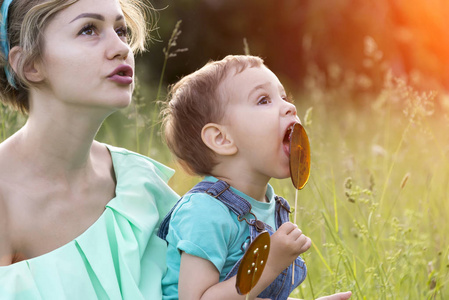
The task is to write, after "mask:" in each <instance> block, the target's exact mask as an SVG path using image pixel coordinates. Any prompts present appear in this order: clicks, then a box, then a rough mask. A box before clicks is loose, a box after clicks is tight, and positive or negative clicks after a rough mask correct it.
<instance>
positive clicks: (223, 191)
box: [158, 180, 307, 299]
mask: <svg viewBox="0 0 449 300" xmlns="http://www.w3.org/2000/svg"><path fill="white" fill-rule="evenodd" d="M229 187H230V186H229V184H228V183H227V182H225V181H222V180H219V181H217V182H215V183H213V182H209V181H202V182H200V183H198V184H197V185H195V186H194V187H193V188H192V189H191V190H190V191H189V192H188V194H191V193H204V192H205V193H207V194H209V195H210V196H212V197H214V198H216V199H218V200H220V201H221V202H222V203H223V204H225V205H226V206H227V207H228V208H229V209H230V210H231V211H232V212H233V213H235V214H236V215H237V217H238V220H239V221H243V220H244V221H246V222H247V223H248V225H250V226H249V229H250V236H249V242H252V241H253V240H254V239H255V238H256V237H257V236H258V235H259V233H260V232H262V231H264V230H266V231H268V233H269V234H270V235H272V234H273V232H274V230H273V228H271V226H269V225H268V224H266V223H264V222H262V221H260V220H257V218H256V216H255V215H254V214H253V213H252V212H251V204H250V203H249V202H248V201H246V200H245V199H243V198H242V197H240V196H238V195H237V194H235V193H234V192H232V190H231V189H230V188H229ZM181 199H182V198H181ZM181 199H180V200H179V201H181ZM275 199H276V215H275V222H276V229H277V228H279V226H281V225H282V224H283V223H285V222H287V221H288V220H289V218H288V214H289V213H290V206H289V204H288V202H287V201H286V200H285V199H283V198H282V197H279V196H275ZM179 201H178V203H179ZM178 203H176V204H175V206H174V207H173V208H172V209H171V211H170V212H169V213H168V214H167V216H165V218H164V220H163V221H162V223H161V226H160V228H159V232H158V236H159V237H160V238H162V239H164V240H165V238H166V236H167V234H168V227H169V224H170V218H171V215H172V213H173V210H174V209H175V207H176V206H177V205H178ZM247 214H252V215H253V216H254V219H250V220H248V219H246V218H245V216H246V215H247ZM242 250H243V251H244V249H242ZM243 254H244V252H243V253H242V257H243ZM240 261H241V259H240V260H239V261H237V263H236V264H235V265H234V266H233V267H232V269H231V271H229V273H228V274H227V275H226V278H225V279H224V280H227V279H229V278H231V277H232V276H235V275H236V274H237V271H238V268H239V265H240ZM306 274H307V268H306V265H305V263H304V260H303V259H302V258H301V257H299V256H298V258H296V260H295V283H294V284H293V285H292V265H290V266H289V267H288V268H287V269H285V270H284V271H282V273H281V274H279V276H278V277H277V278H276V279H275V280H274V281H273V282H272V283H271V284H270V285H269V286H268V287H267V288H266V289H265V290H264V291H263V292H262V293H261V294H259V296H258V297H259V298H270V299H287V298H288V296H289V295H290V293H291V292H292V291H293V290H294V289H295V288H296V287H297V286H299V284H300V283H301V282H303V281H304V279H305V278H306Z"/></svg>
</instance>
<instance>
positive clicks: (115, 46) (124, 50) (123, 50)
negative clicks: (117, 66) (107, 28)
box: [106, 30, 131, 59]
mask: <svg viewBox="0 0 449 300" xmlns="http://www.w3.org/2000/svg"><path fill="white" fill-rule="evenodd" d="M106 51H107V54H106V55H107V57H108V59H114V58H121V59H126V58H127V57H128V55H129V54H130V53H131V48H130V47H129V44H128V43H127V42H126V41H125V40H123V39H122V38H121V37H119V36H118V35H117V33H116V32H115V30H114V31H113V32H112V33H109V36H108V43H107V49H106Z"/></svg>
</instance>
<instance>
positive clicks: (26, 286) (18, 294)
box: [0, 146, 179, 300]
mask: <svg viewBox="0 0 449 300" xmlns="http://www.w3.org/2000/svg"><path fill="white" fill-rule="evenodd" d="M108 149H109V151H110V153H111V156H112V163H113V166H114V171H115V176H116V179H117V185H116V189H115V194H116V195H115V197H114V198H113V199H111V200H110V201H109V203H108V204H107V205H106V207H105V210H104V212H103V214H102V215H101V216H100V217H99V218H98V219H97V221H96V222H95V223H94V224H92V226H90V227H89V228H88V229H87V230H86V231H85V232H84V233H82V234H81V235H80V236H78V237H76V238H75V239H74V240H73V241H71V242H69V243H67V244H65V245H63V246H61V247H59V248H57V249H55V250H53V251H51V252H49V253H46V254H43V255H40V256H38V257H34V258H31V259H27V260H23V261H20V262H17V263H15V264H12V265H9V266H2V267H0V299H2V300H31V299H32V300H38V299H45V300H52V299H55V300H61V299H65V300H79V299H83V300H84V299H85V300H99V299H100V300H103V299H104V300H123V299H125V300H128V299H129V300H144V299H161V298H162V291H161V280H162V276H163V275H164V273H165V270H166V264H165V255H166V243H165V242H164V241H163V240H161V239H160V238H159V237H157V235H156V232H157V230H158V228H159V225H160V222H161V220H162V218H163V217H164V216H165V215H166V214H167V213H168V211H169V210H170V209H171V207H172V206H173V205H174V204H175V202H176V201H177V200H178V199H179V196H178V195H177V194H176V193H175V192H174V191H173V190H172V189H171V188H170V187H169V186H168V185H167V183H166V182H167V181H168V179H169V178H170V177H171V176H172V174H173V170H171V169H169V168H167V167H165V166H163V165H162V164H160V163H158V162H156V161H154V160H152V159H150V158H148V157H145V156H142V155H139V154H137V153H134V152H131V151H127V150H125V149H122V148H116V147H112V146H108ZM37 217H39V216H36V218H37Z"/></svg>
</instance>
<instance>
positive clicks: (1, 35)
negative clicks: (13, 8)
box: [0, 0, 16, 88]
mask: <svg viewBox="0 0 449 300" xmlns="http://www.w3.org/2000/svg"><path fill="white" fill-rule="evenodd" d="M11 2H12V0H5V1H3V4H2V8H1V11H0V12H1V18H2V20H1V22H0V44H1V50H2V52H3V53H4V54H5V58H6V65H5V67H4V69H5V73H6V78H7V79H8V82H9V84H10V85H12V86H13V87H14V88H16V84H15V82H14V76H13V75H12V74H11V72H9V69H8V55H9V40H8V31H7V30H6V27H7V26H8V9H9V5H10V4H11Z"/></svg>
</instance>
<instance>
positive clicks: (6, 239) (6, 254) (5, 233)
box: [0, 185, 13, 266]
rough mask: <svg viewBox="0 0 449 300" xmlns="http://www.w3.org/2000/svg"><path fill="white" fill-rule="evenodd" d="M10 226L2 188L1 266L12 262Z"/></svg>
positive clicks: (0, 224)
mask: <svg viewBox="0 0 449 300" xmlns="http://www.w3.org/2000/svg"><path fill="white" fill-rule="evenodd" d="M0 186H1V185H0ZM8 224H9V216H8V210H7V206H6V203H5V200H4V199H3V196H2V192H1V187H0V266H5V265H9V264H11V261H12V252H13V251H12V245H11V239H10V232H9V226H8Z"/></svg>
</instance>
